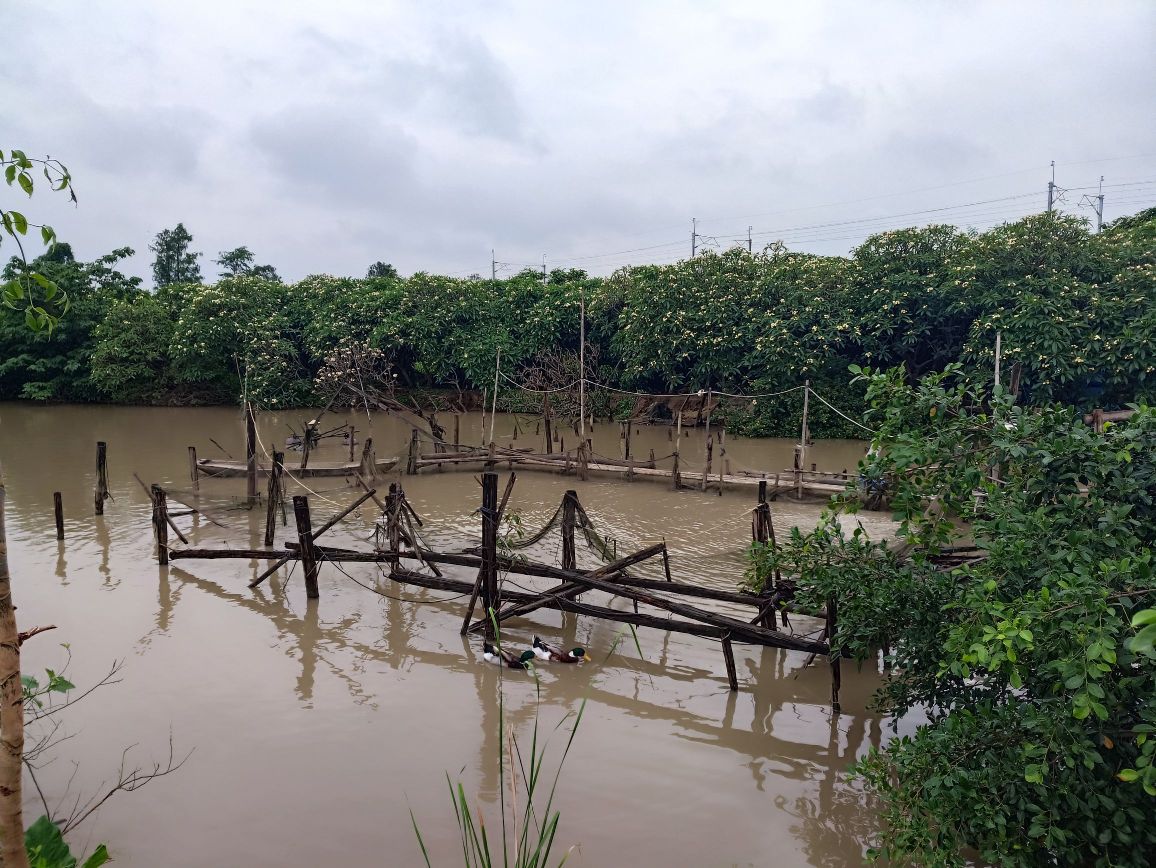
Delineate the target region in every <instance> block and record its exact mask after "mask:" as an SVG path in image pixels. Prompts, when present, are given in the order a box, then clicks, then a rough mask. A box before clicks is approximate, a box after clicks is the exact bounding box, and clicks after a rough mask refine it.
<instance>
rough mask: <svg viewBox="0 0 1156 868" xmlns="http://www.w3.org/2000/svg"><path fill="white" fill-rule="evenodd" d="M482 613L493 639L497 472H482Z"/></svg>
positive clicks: (496, 564)
mask: <svg viewBox="0 0 1156 868" xmlns="http://www.w3.org/2000/svg"><path fill="white" fill-rule="evenodd" d="M481 571H482V574H481V586H482V614H483V617H484V618H485V619H486V632H485V636H486V639H487V640H488V641H493V639H494V625H493V622H492V621H491V619H490V613H491V611H493V612H497V611H498V607H499V606H500V605H501V600H500V599H499V596H498V474H496V473H493V472H489V471H487V472H486V473H483V474H482V567H481Z"/></svg>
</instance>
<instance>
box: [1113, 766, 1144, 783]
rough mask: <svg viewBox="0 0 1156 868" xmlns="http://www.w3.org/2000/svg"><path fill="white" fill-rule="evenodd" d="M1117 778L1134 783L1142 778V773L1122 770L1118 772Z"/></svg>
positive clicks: (1134, 770) (1133, 770)
mask: <svg viewBox="0 0 1156 868" xmlns="http://www.w3.org/2000/svg"><path fill="white" fill-rule="evenodd" d="M1116 777H1117V778H1119V779H1120V780H1122V781H1125V782H1127V781H1134V780H1136V779H1137V778H1139V777H1140V773H1139V772H1138V771H1136V769H1120V771H1118V772H1116Z"/></svg>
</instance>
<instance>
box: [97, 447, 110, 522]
mask: <svg viewBox="0 0 1156 868" xmlns="http://www.w3.org/2000/svg"><path fill="white" fill-rule="evenodd" d="M108 497H109V495H108V444H107V443H105V442H104V441H103V440H98V441H97V443H96V497H95V501H96V514H97V515H104V502H105V501H106V500H108Z"/></svg>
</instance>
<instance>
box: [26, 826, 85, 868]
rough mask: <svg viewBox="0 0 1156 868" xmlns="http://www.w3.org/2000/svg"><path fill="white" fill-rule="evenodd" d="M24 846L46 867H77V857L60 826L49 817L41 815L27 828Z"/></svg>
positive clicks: (38, 863)
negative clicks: (66, 841)
mask: <svg viewBox="0 0 1156 868" xmlns="http://www.w3.org/2000/svg"><path fill="white" fill-rule="evenodd" d="M24 848H25V849H26V850H27V851H28V854H29V856H30V857H33V856H34V857H35V859H36V863H35V864H37V865H44V866H46V868H76V857H75V856H73V855H72V851H71V850H69V849H68V844H66V843H65V841H64V836H63V835H61V834H60V828H59V827H58V826H57V825H56V824H55V823H53V822H52V821H51V820H50V819H48V817H44V816H42V817H40V819H38V820H37V821H36V822H35V823H33V824H32V825H31V826H29V827H28V828H27V829H26V830H25V832H24ZM98 864H99V863H98Z"/></svg>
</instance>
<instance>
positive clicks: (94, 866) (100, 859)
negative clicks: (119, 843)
mask: <svg viewBox="0 0 1156 868" xmlns="http://www.w3.org/2000/svg"><path fill="white" fill-rule="evenodd" d="M111 861H112V857H111V856H109V855H108V848H107V847H106V846H104V844H101V845H100V846H99V847H97V848H96V850H94V851H93V854H92V855H91V856H89V857H88V858H87V859H85V860H84V864H83V865H82V866H81V868H100V866H101V865H104V864H105V863H106V862H111Z"/></svg>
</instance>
